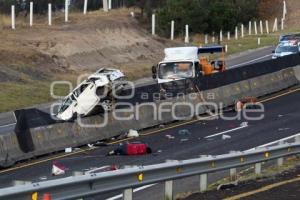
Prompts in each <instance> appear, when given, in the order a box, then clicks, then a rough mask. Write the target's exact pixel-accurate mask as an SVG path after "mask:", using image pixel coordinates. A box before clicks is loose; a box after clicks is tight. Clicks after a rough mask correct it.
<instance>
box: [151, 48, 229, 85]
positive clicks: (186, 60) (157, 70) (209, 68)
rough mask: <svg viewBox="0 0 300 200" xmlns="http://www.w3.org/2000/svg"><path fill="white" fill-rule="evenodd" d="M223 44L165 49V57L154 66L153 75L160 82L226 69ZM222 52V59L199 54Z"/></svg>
mask: <svg viewBox="0 0 300 200" xmlns="http://www.w3.org/2000/svg"><path fill="white" fill-rule="evenodd" d="M224 50H225V48H224V47H223V46H208V47H195V46H192V47H173V48H166V49H165V51H164V52H165V58H164V59H163V61H161V62H159V63H158V65H157V66H153V67H152V75H153V78H154V79H157V82H158V83H168V82H172V81H177V80H182V79H188V78H195V77H198V76H200V75H209V74H212V73H216V72H222V71H224V70H225V62H224ZM216 52H217V53H222V59H220V60H211V61H209V58H208V57H209V56H208V57H207V56H203V57H199V54H214V53H216Z"/></svg>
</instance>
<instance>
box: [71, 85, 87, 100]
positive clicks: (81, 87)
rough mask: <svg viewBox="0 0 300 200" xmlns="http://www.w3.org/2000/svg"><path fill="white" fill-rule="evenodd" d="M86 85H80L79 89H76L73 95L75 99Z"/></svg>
mask: <svg viewBox="0 0 300 200" xmlns="http://www.w3.org/2000/svg"><path fill="white" fill-rule="evenodd" d="M88 86H89V85H88V84H82V85H81V86H80V87H78V88H77V89H76V90H75V91H74V93H73V94H74V95H75V97H79V95H80V94H81V93H82V92H83V91H84V90H85V89H86V88H87V87H88Z"/></svg>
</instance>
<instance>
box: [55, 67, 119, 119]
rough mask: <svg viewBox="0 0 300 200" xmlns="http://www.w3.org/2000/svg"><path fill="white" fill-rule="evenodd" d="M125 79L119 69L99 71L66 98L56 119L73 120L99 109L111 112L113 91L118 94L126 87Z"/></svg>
mask: <svg viewBox="0 0 300 200" xmlns="http://www.w3.org/2000/svg"><path fill="white" fill-rule="evenodd" d="M123 78H124V74H123V73H122V72H121V71H120V70H117V69H106V68H102V69H100V70H98V71H97V72H96V73H94V74H92V75H91V76H89V77H88V78H87V79H86V80H84V81H83V82H82V83H81V84H79V85H78V86H77V87H76V88H75V89H74V90H73V91H72V92H71V93H70V94H69V95H68V96H66V97H65V98H64V100H63V102H62V104H61V105H60V107H59V109H58V112H57V114H56V117H57V118H59V119H61V120H72V119H75V118H76V117H77V116H86V115H88V114H90V113H91V112H92V111H93V110H95V108H97V107H98V108H100V109H102V110H104V111H110V110H111V109H112V105H113V96H112V90H113V89H114V90H115V93H117V92H118V91H120V90H121V89H122V88H123V87H124V82H123V81H122V79H123Z"/></svg>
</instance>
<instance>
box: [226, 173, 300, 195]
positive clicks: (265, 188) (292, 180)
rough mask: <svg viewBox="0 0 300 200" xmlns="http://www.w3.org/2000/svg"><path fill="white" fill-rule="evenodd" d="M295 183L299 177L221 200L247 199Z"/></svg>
mask: <svg viewBox="0 0 300 200" xmlns="http://www.w3.org/2000/svg"><path fill="white" fill-rule="evenodd" d="M297 181H300V177H297V178H294V179H290V180H285V181H281V182H278V183H273V184H270V185H267V186H264V187H261V188H259V189H257V190H252V191H249V192H245V193H242V194H238V195H235V196H232V197H227V198H225V199H223V200H238V199H241V198H244V197H248V196H251V195H254V194H257V193H260V192H265V191H268V190H271V189H274V188H276V187H280V186H282V185H286V184H288V183H293V182H297Z"/></svg>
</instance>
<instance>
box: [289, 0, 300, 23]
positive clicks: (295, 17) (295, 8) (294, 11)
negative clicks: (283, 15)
mask: <svg viewBox="0 0 300 200" xmlns="http://www.w3.org/2000/svg"><path fill="white" fill-rule="evenodd" d="M286 4H287V25H288V27H289V28H294V29H299V28H300V1H299V0H286Z"/></svg>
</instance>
